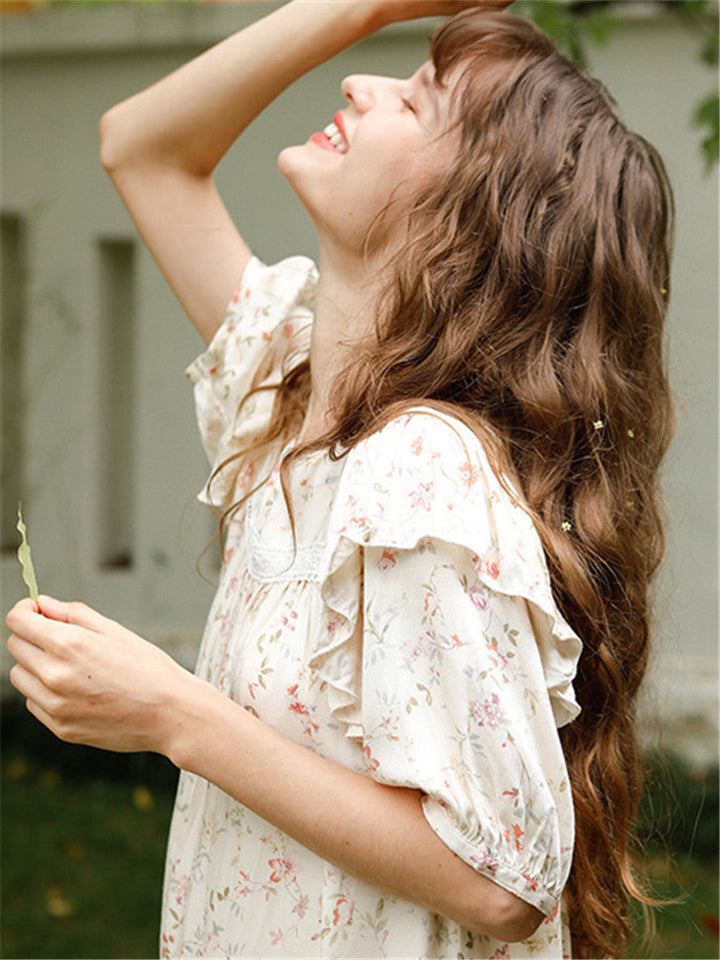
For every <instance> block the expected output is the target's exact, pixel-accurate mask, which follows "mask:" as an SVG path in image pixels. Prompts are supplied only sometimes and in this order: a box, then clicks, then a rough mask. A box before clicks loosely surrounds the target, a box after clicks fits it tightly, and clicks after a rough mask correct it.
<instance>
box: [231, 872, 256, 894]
mask: <svg viewBox="0 0 720 960" xmlns="http://www.w3.org/2000/svg"><path fill="white" fill-rule="evenodd" d="M238 873H239V874H240V876H241V878H242V879H241V880H238V882H237V883H236V884H235V887H234V892H235V895H236V896H238V897H246V896H247V895H248V894H249V893H250V892H251V890H252V887H251V885H250V883H249V882H248V881H249V879H250V878H249V877H248V875H247V874H246V873H245V871H244V870H239V871H238Z"/></svg>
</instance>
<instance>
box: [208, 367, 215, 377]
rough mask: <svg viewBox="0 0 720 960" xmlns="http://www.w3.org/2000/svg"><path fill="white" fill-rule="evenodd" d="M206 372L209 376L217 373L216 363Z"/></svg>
mask: <svg viewBox="0 0 720 960" xmlns="http://www.w3.org/2000/svg"><path fill="white" fill-rule="evenodd" d="M208 373H209V374H210V376H211V377H214V376H215V374H216V373H217V365H216V366H214V367H210V369H209V370H208Z"/></svg>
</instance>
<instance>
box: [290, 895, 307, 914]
mask: <svg viewBox="0 0 720 960" xmlns="http://www.w3.org/2000/svg"><path fill="white" fill-rule="evenodd" d="M309 906H310V894H309V893H306V894H305V895H304V896H302V897H300V899H299V900H298V902H297V903H296V904H295V906H294V907H293V908H292V911H291V913H296V914H297V915H298V916H299V917H300V919H301V920H302V918H303V917H304V916H305V914H306V913H307V911H308V907H309Z"/></svg>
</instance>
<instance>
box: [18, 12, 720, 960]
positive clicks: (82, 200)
mask: <svg viewBox="0 0 720 960" xmlns="http://www.w3.org/2000/svg"><path fill="white" fill-rule="evenodd" d="M275 5H277V4H275V3H273V2H261V3H258V2H242V0H240V2H219V0H214V2H209V0H205V2H203V0H137V2H130V0H124V2H113V0H100V2H97V0H44V2H43V0H2V2H0V27H2V99H3V109H2V134H3V136H2V218H1V228H2V231H1V240H2V274H1V278H2V424H1V426H2V501H1V507H2V513H1V515H0V521H1V534H2V541H1V548H2V552H1V555H0V565H1V573H2V594H3V596H2V607H3V610H4V611H6V610H7V609H8V608H9V607H10V606H11V605H12V603H13V602H14V601H15V600H16V599H19V598H20V597H21V596H23V595H24V592H25V590H24V585H23V583H22V580H21V577H20V569H19V565H18V563H17V560H16V555H15V554H16V549H17V544H18V534H17V531H16V528H15V524H16V516H17V505H18V501H20V500H21V501H22V503H23V513H24V517H25V520H26V522H27V526H28V535H29V539H30V543H31V546H32V548H33V556H34V560H35V565H36V570H37V574H38V580H39V583H40V588H41V590H42V591H43V592H45V593H50V594H54V595H56V596H58V597H61V598H64V599H82V600H84V601H86V602H87V603H89V604H91V605H92V606H94V607H96V608H97V609H99V610H100V611H101V612H103V613H105V614H106V615H108V616H110V617H113V618H115V619H117V620H119V621H120V622H122V623H123V624H125V625H126V626H128V627H130V628H131V629H133V630H135V631H137V632H138V633H140V634H141V635H143V636H145V637H147V638H148V639H151V640H153V641H155V642H157V643H158V644H160V645H161V646H163V647H164V648H165V649H167V650H168V651H169V652H170V653H172V655H173V656H175V657H176V658H177V659H179V660H180V661H181V662H182V663H183V664H184V665H185V666H187V667H190V668H192V666H193V665H194V658H195V652H196V650H197V647H198V644H199V639H200V634H201V632H202V627H203V623H204V620H205V616H206V614H207V610H208V608H209V605H210V603H211V601H212V597H213V586H212V582H213V579H214V578H215V576H216V574H217V561H216V556H215V553H214V551H213V550H210V551H209V552H208V553H207V554H205V556H204V558H203V560H202V561H201V562H200V564H199V565H200V570H199V569H198V560H199V557H200V554H201V553H202V551H203V549H204V548H205V546H206V545H207V543H208V541H210V539H211V538H212V536H213V533H214V520H213V518H212V517H211V516H210V515H209V513H208V512H207V510H206V508H203V507H202V505H201V504H199V503H197V502H196V501H195V498H194V495H195V493H196V492H197V491H198V490H199V489H200V487H201V486H202V484H203V482H204V480H205V478H206V469H207V468H206V462H205V459H204V455H203V453H202V449H201V446H200V442H199V437H198V436H197V431H196V426H195V419H194V412H193V406H192V396H191V389H190V386H189V383H188V382H187V381H186V380H185V378H184V376H183V371H184V369H185V367H186V366H187V364H188V363H189V362H190V361H191V360H192V359H193V358H194V356H195V355H196V354H197V353H198V352H199V351H200V350H201V348H202V342H201V341H200V339H199V338H198V336H197V334H196V333H195V331H194V330H193V329H192V327H191V325H190V323H189V321H188V320H187V318H186V317H185V316H184V315H183V312H182V310H181V308H180V307H179V305H178V304H177V303H176V301H175V300H174V298H173V296H172V294H171V292H170V290H169V288H168V287H167V286H166V284H165V281H164V280H163V278H162V276H161V274H160V272H159V270H158V269H157V267H156V266H155V264H154V262H153V260H152V258H151V257H150V255H149V254H148V253H147V251H146V250H145V249H144V248H143V246H142V244H141V242H140V241H139V238H138V237H137V235H136V233H135V230H134V227H133V224H132V222H131V220H130V218H129V216H128V214H127V212H126V211H125V209H124V207H123V206H122V204H121V202H120V200H119V199H118V197H117V196H116V194H115V192H114V189H113V187H112V185H111V183H110V181H109V180H108V179H107V177H106V176H105V174H104V173H103V171H102V168H101V167H100V164H99V162H98V137H97V128H98V122H99V119H100V117H101V115H102V113H103V112H104V111H105V110H106V109H108V108H109V107H110V106H111V105H112V104H114V103H116V102H117V101H119V100H122V99H124V98H125V97H127V96H129V95H131V94H132V93H134V92H136V91H137V90H139V89H141V88H143V87H145V86H147V85H149V84H150V83H152V82H154V81H155V80H158V79H160V78H161V77H162V76H163V75H165V74H166V73H168V72H169V71H170V70H172V69H174V68H175V67H177V66H179V65H180V64H182V63H183V62H185V61H186V60H188V59H190V58H191V57H193V56H195V55H197V54H199V53H201V52H202V51H203V50H204V49H206V48H207V47H208V46H210V45H211V44H213V43H215V42H217V41H218V40H220V39H222V38H223V37H225V36H227V35H228V34H230V33H232V32H233V31H235V30H238V29H240V28H241V27H243V26H244V25H246V24H247V23H249V22H251V21H252V20H254V19H256V18H257V17H259V16H261V15H263V14H264V13H267V12H268V11H269V9H271V8H272V7H273V6H275ZM513 9H515V10H517V12H520V13H522V14H524V15H528V16H531V17H533V18H534V19H536V20H537V21H538V22H539V23H540V25H541V26H542V27H543V28H544V29H546V30H547V31H548V32H549V33H550V34H551V35H552V36H553V37H554V39H555V40H556V42H558V44H559V45H560V46H561V47H562V48H563V49H564V50H565V51H566V52H568V53H569V54H570V55H571V56H573V57H574V58H576V59H579V60H581V61H583V62H585V63H586V64H587V65H588V67H589V69H590V71H591V72H592V73H593V74H594V75H596V76H598V77H600V79H602V80H603V81H604V82H605V83H606V84H607V86H608V87H609V89H610V91H611V93H612V94H613V95H614V97H615V98H616V100H617V101H618V103H619V106H620V112H621V115H622V116H623V118H624V119H625V120H626V122H627V123H628V124H629V125H630V126H631V127H633V128H634V129H636V130H638V131H639V132H640V133H642V134H643V135H644V136H646V137H647V138H648V139H649V140H651V141H652V142H653V143H654V144H655V145H656V146H657V147H658V148H659V150H660V152H661V154H662V156H663V157H664V159H665V162H666V165H667V167H668V171H669V174H670V178H671V180H672V182H673V185H674V190H675V200H676V205H677V229H676V251H675V261H674V264H675V265H674V273H673V285H672V296H671V311H670V313H671V321H670V327H669V331H668V345H669V357H670V364H671V378H672V383H673V387H674V390H675V394H676V400H677V407H678V426H677V432H676V438H675V441H674V444H673V447H672V450H671V452H670V454H669V456H668V458H667V462H666V465H665V470H664V484H665V491H666V498H667V502H668V513H669V527H668V551H667V560H666V563H665V565H664V569H663V572H662V575H661V577H660V578H659V582H658V586H657V604H656V610H657V613H656V652H655V656H654V660H653V663H652V667H651V671H650V675H649V678H648V682H647V684H646V690H645V694H644V698H643V702H642V711H641V720H642V732H643V740H644V744H645V747H646V752H647V766H648V774H649V779H648V789H647V791H646V797H645V803H644V807H643V811H642V817H641V828H642V835H643V837H644V839H645V841H646V843H647V865H648V869H649V871H650V875H651V877H652V878H653V881H654V883H655V885H656V889H657V891H658V892H659V893H661V894H662V895H664V896H675V895H678V894H682V898H681V901H680V902H679V903H677V904H675V905H674V906H671V907H666V908H664V909H663V910H661V911H658V915H657V923H658V930H657V934H656V935H655V937H654V938H651V939H650V940H649V941H648V942H645V943H641V942H640V941H638V943H637V944H635V946H634V948H633V950H634V952H633V954H632V955H633V956H636V957H658V958H659V957H685V958H689V957H717V956H718V955H720V954H719V953H718V940H717V929H718V927H717V924H718V920H717V818H718V814H717V797H718V789H717V785H718V781H717V756H718V725H717V697H718V686H717V667H718V609H717V575H718V570H717V561H718V550H717V539H718V525H717V514H718V474H717V461H718V429H717V414H718V393H717V384H718V377H717V372H718V371H717V367H718V287H717V272H718V271H717V265H718V234H717V212H718V208H717V200H718V194H717V187H718V183H717V169H718V167H717V154H718V139H717V137H718V96H717V53H718V6H717V3H716V2H715V0H672V2H655V0H643V2H640V3H634V2H625V0H622V2H618V0H590V2H546V0H525V2H518V3H516V4H515V7H514V8H513ZM432 27H433V22H432V21H428V20H425V21H415V22H412V23H408V24H400V25H396V26H393V27H390V28H387V29H386V30H384V31H382V32H381V33H379V34H377V35H375V36H373V37H371V38H369V39H367V40H365V41H363V42H362V43H360V44H358V45H357V46H356V47H354V48H352V49H351V50H348V51H346V52H345V53H344V54H342V55H341V56H339V57H337V58H336V59H335V60H333V61H332V62H330V63H328V64H326V65H324V66H323V67H321V68H319V69H318V70H316V71H314V72H313V73H312V74H310V75H309V76H307V77H305V78H303V79H302V80H301V81H299V82H298V83H296V84H295V85H294V86H293V87H292V88H291V89H290V90H289V91H287V92H286V93H285V94H284V95H283V96H282V97H280V98H279V100H278V101H277V102H276V103H275V104H274V105H273V106H272V107H271V108H270V109H269V110H268V111H267V112H266V113H265V114H264V115H263V116H262V117H260V118H259V119H258V120H257V121H256V122H255V124H254V125H253V126H252V127H251V129H250V130H249V131H248V132H247V133H246V134H245V135H244V136H243V138H242V140H241V141H240V142H239V143H238V144H237V145H236V146H235V147H234V148H233V150H231V152H230V153H229V154H228V156H227V157H226V158H225V160H224V161H223V163H222V164H221V166H220V168H219V169H218V172H217V177H216V179H217V182H218V186H219V189H220V191H221V193H222V195H223V197H224V199H225V201H226V203H227V206H228V208H229V209H230V212H231V214H232V215H233V217H234V219H235V221H236V223H237V224H238V226H239V228H240V229H241V231H242V233H243V235H244V236H245V238H246V239H247V240H248V242H249V243H250V245H251V246H252V247H253V249H254V251H255V252H256V253H257V254H258V256H260V257H261V258H262V259H264V260H266V261H267V262H272V261H274V260H279V259H281V258H282V257H284V256H288V255H291V254H296V253H304V254H307V255H309V256H314V255H315V253H316V244H315V238H314V234H313V231H312V228H311V226H310V222H309V220H308V219H307V217H306V215H305V214H304V211H303V210H302V208H301V207H300V205H299V204H298V202H297V201H296V199H295V197H294V194H293V193H292V191H291V190H290V188H289V187H288V186H287V184H286V183H285V181H284V180H283V178H282V177H281V176H280V174H279V173H278V172H277V168H276V157H277V154H278V153H279V151H280V150H281V149H282V147H283V146H286V145H287V144H290V143H300V142H303V141H304V140H305V139H307V136H308V134H309V133H310V132H312V131H313V130H316V129H318V128H320V127H322V126H324V125H325V123H326V122H328V121H329V119H330V118H331V117H332V115H333V113H334V112H335V111H336V110H337V109H338V108H340V107H341V106H342V97H341V95H340V81H341V80H342V78H343V77H344V76H345V75H347V74H349V73H355V72H377V73H385V74H390V75H397V76H406V75H409V74H410V73H411V72H412V71H413V70H415V69H416V67H417V66H418V64H419V63H420V62H422V60H423V59H424V58H425V56H426V52H427V38H428V36H429V34H430V32H431V30H432ZM238 280H239V278H238ZM3 629H4V627H3ZM5 635H6V632H5V634H4V636H5ZM8 661H9V658H8V656H7V654H6V653H5V652H4V650H3V666H2V673H1V677H0V679H1V686H0V692H1V695H2V740H3V744H2V745H3V750H2V775H3V805H2V830H3V845H2V874H1V876H2V905H3V913H2V935H3V939H2V956H3V957H17V958H20V957H66V958H70V957H96V958H97V957H108V958H109V957H148V956H153V955H157V926H158V914H159V902H160V885H161V879H162V867H163V855H164V842H165V835H166V831H167V826H168V822H169V816H170V810H171V807H172V795H173V789H174V784H175V771H174V770H173V768H172V767H171V766H170V765H169V764H168V763H166V762H165V761H163V760H162V759H161V758H158V757H155V756H146V755H133V756H115V755H111V754H103V753H101V752H100V751H95V750H91V749H88V748H82V747H74V746H68V745H66V744H62V743H59V742H57V741H55V740H54V739H53V738H52V737H51V736H50V735H49V734H46V732H45V731H44V729H43V728H41V727H40V726H39V725H37V724H36V723H35V722H34V721H33V720H32V718H31V717H30V716H29V715H28V714H27V713H26V711H25V710H24V706H23V704H22V703H21V702H18V700H17V698H15V697H14V696H13V690H12V688H11V687H10V685H9V683H8V681H7V672H8V670H9V667H10V665H11V663H10V662H8Z"/></svg>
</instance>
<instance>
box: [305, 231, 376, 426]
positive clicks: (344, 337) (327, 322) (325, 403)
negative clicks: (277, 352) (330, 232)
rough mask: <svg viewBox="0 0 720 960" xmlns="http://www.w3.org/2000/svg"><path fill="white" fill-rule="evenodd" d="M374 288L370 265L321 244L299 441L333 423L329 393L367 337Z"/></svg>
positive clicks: (373, 304) (334, 414) (372, 316)
mask: <svg viewBox="0 0 720 960" xmlns="http://www.w3.org/2000/svg"><path fill="white" fill-rule="evenodd" d="M376 295H377V284H376V282H374V281H373V271H372V270H371V268H370V266H369V265H367V264H365V263H360V262H359V261H358V259H357V258H351V257H347V256H343V255H342V253H340V254H338V252H337V251H327V250H323V248H322V244H321V250H320V263H319V280H318V287H317V293H316V296H315V316H314V320H313V330H312V340H311V347H310V374H311V378H312V392H311V395H310V402H309V404H308V409H307V414H306V416H305V421H304V423H303V426H302V429H301V431H300V435H299V438H298V439H299V442H302V443H305V442H308V441H311V440H315V439H317V438H318V437H319V436H321V435H322V434H324V433H326V432H327V431H328V430H329V429H330V428H331V427H333V426H334V424H335V417H336V411H335V410H333V409H332V408H331V403H330V393H331V388H332V386H333V382H334V380H335V379H336V377H337V376H338V374H339V373H340V372H341V371H342V370H343V369H344V368H345V367H346V366H347V364H348V363H349V362H350V360H351V359H352V356H353V353H354V351H355V350H356V349H357V347H358V346H359V345H360V343H361V342H362V341H363V340H364V339H365V338H366V337H367V336H368V335H369V334H370V333H371V332H372V329H373V321H374V307H375V297H376Z"/></svg>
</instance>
